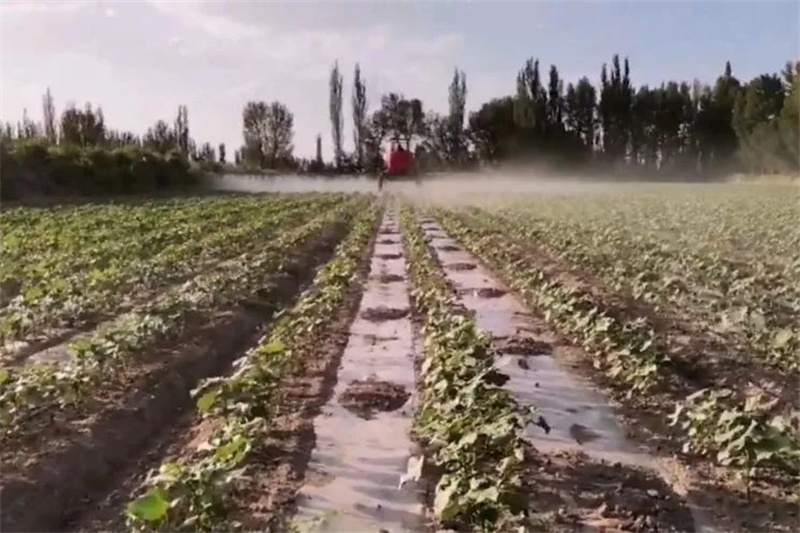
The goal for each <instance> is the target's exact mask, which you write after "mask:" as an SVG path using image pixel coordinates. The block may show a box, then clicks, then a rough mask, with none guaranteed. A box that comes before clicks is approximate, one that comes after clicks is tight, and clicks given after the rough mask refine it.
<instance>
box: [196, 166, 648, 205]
mask: <svg viewBox="0 0 800 533" xmlns="http://www.w3.org/2000/svg"><path fill="white" fill-rule="evenodd" d="M642 185H645V184H638V185H633V184H631V183H619V182H616V183H615V182H612V181H600V180H586V178H576V177H570V176H558V177H557V178H555V177H548V176H544V175H536V174H533V175H532V174H531V173H530V172H509V171H505V172H500V171H494V172H490V171H487V172H471V173H446V174H445V173H441V174H433V175H430V176H426V177H425V178H423V180H422V183H421V184H420V185H419V186H417V185H415V184H414V182H413V181H398V182H392V181H387V182H386V183H385V184H384V189H383V192H384V194H400V195H402V196H406V197H409V198H412V199H415V200H418V201H422V202H435V203H448V204H450V203H458V204H463V203H469V204H472V203H482V202H483V201H485V200H486V199H488V198H492V199H493V200H495V201H497V200H499V199H501V198H514V197H519V196H520V195H525V194H538V195H585V194H603V193H613V192H615V191H619V190H621V189H630V188H631V187H632V186H634V187H635V186H642ZM650 185H652V184H650ZM211 187H213V188H214V189H218V190H226V191H236V192H253V193H258V192H286V193H292V192H294V193H296V192H313V191H317V192H345V193H355V192H361V193H376V194H377V193H378V182H377V181H376V180H375V179H373V178H368V177H352V176H339V177H333V178H329V177H309V176H296V175H278V176H241V175H226V176H222V177H219V178H214V179H213V180H212V182H211Z"/></svg>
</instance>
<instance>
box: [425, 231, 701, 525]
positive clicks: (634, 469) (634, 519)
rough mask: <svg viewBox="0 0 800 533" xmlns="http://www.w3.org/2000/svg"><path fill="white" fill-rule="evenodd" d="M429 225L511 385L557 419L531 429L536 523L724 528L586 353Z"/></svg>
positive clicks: (432, 242)
mask: <svg viewBox="0 0 800 533" xmlns="http://www.w3.org/2000/svg"><path fill="white" fill-rule="evenodd" d="M422 228H423V230H424V231H425V233H426V236H427V237H428V239H429V240H428V242H429V246H430V247H431V248H432V250H433V251H434V253H435V255H436V257H438V260H439V262H440V264H441V266H442V272H443V273H444V275H445V276H446V277H447V279H448V280H449V282H450V283H451V285H452V287H453V288H454V290H455V291H456V293H457V294H458V295H459V300H460V302H461V303H462V304H463V305H464V306H465V307H466V308H467V309H468V310H469V311H471V312H473V313H474V316H475V320H476V323H477V325H478V327H479V328H481V329H482V330H484V331H486V332H488V333H490V334H491V336H492V346H493V349H494V350H495V351H496V358H497V366H498V370H500V371H501V372H503V373H504V374H506V375H508V377H509V380H508V382H507V383H506V384H505V385H504V388H506V389H508V390H509V391H510V392H511V393H512V394H513V395H514V398H515V399H516V400H517V402H518V403H520V404H521V405H525V406H534V407H536V408H537V410H538V413H539V414H541V415H542V416H543V417H544V419H545V421H546V425H547V426H549V432H547V433H545V432H544V431H543V430H542V429H541V428H540V427H539V426H537V425H532V426H530V427H528V428H527V429H526V440H527V441H528V442H529V443H530V444H531V447H532V448H531V459H530V461H529V465H528V468H527V470H526V472H525V480H526V482H527V483H528V484H529V486H530V490H531V493H530V496H531V502H532V509H531V516H532V519H533V520H534V522H537V521H538V522H540V523H541V524H542V525H543V526H545V525H546V526H547V527H548V528H551V529H554V530H557V531H571V530H575V529H576V528H577V529H580V530H584V529H586V530H589V531H593V530H594V531H604V530H611V531H613V530H622V531H652V532H656V531H704V532H710V531H714V530H713V528H711V527H710V525H709V522H708V520H707V519H706V517H705V516H706V513H705V511H703V510H701V509H699V508H696V507H694V506H690V505H689V504H688V503H687V502H686V500H685V491H683V489H682V488H681V487H680V486H679V485H676V484H675V483H674V480H672V479H671V478H670V476H669V475H668V474H667V472H666V470H665V468H664V467H663V466H662V465H661V464H660V462H659V461H658V460H657V459H656V458H655V457H653V456H650V455H649V454H648V453H647V451H646V450H645V449H643V448H641V447H639V446H637V444H636V443H635V442H633V441H632V440H631V439H629V438H628V436H627V434H626V431H625V429H624V426H623V425H622V424H620V423H619V422H618V421H617V418H616V414H615V411H614V408H613V407H612V405H611V404H610V403H609V402H608V400H607V399H606V398H605V397H604V396H603V395H602V394H600V393H599V392H598V391H597V390H596V389H595V388H594V387H593V386H592V385H591V384H590V383H589V382H588V381H587V380H585V379H583V378H582V377H581V376H579V375H578V374H577V373H575V372H573V371H572V369H571V368H570V364H571V363H572V362H574V361H575V360H576V359H577V358H578V357H579V355H578V354H577V353H576V352H577V351H578V350H577V349H576V348H574V347H570V346H568V345H566V344H564V343H562V342H561V341H560V339H559V338H558V336H557V335H555V334H554V333H553V332H552V331H551V330H550V328H549V327H548V326H547V324H546V323H545V322H544V321H543V320H541V319H540V318H538V317H536V316H534V315H533V314H532V313H530V312H529V311H528V310H527V309H526V308H525V307H524V306H523V305H522V304H521V303H520V302H519V301H518V300H517V299H516V298H515V297H514V295H512V294H511V293H510V292H509V291H508V288H507V287H505V286H504V285H503V284H502V283H501V282H499V281H498V280H497V279H496V277H495V276H494V275H493V274H492V273H491V272H490V271H489V270H487V269H486V268H485V267H484V266H483V265H482V264H481V263H480V262H479V260H478V259H477V258H476V257H475V256H473V255H472V254H470V253H469V252H467V251H465V250H464V249H462V248H461V246H460V245H459V243H457V242H455V241H454V240H453V239H451V238H450V237H449V236H448V235H447V234H446V232H445V231H444V230H443V229H442V228H441V227H440V226H439V225H438V223H436V222H435V221H433V220H431V219H425V220H424V222H423V223H422ZM455 265H457V267H456V268H453V266H455ZM466 265H469V266H470V267H469V268H467V267H466Z"/></svg>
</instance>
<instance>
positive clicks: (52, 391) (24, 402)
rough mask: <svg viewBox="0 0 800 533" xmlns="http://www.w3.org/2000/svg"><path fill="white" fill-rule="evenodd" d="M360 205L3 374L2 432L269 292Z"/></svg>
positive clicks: (357, 201) (0, 383) (333, 213)
mask: <svg viewBox="0 0 800 533" xmlns="http://www.w3.org/2000/svg"><path fill="white" fill-rule="evenodd" d="M364 205H365V200H363V199H354V200H351V201H348V202H345V203H343V204H341V205H339V206H337V207H336V208H335V209H333V210H332V211H330V212H326V213H324V214H322V215H320V216H318V217H316V218H314V219H313V220H311V221H310V222H308V223H306V224H304V225H303V226H301V227H298V228H296V229H293V230H290V231H287V232H285V233H282V234H281V235H280V236H278V237H276V238H275V239H274V240H272V241H271V242H269V244H267V245H266V246H264V247H263V248H261V249H259V250H257V251H255V252H253V253H249V254H245V255H243V256H241V257H239V258H238V259H237V260H236V261H234V262H232V263H231V264H229V265H227V266H226V268H225V269H224V270H220V271H216V272H211V273H208V274H203V275H200V276H197V277H195V278H194V279H192V280H191V281H190V282H187V283H186V284H184V285H183V286H182V287H181V290H180V291H175V292H174V293H172V294H170V295H169V296H168V297H167V298H163V299H158V300H156V301H154V302H152V303H150V304H148V305H145V306H143V308H142V309H141V310H140V311H138V312H136V313H132V314H130V315H129V316H128V317H127V318H126V319H125V320H122V321H120V322H118V323H114V324H113V325H111V326H109V327H107V328H101V329H100V330H98V331H97V332H96V333H95V334H94V335H92V336H91V337H90V338H88V339H79V340H76V341H74V342H73V343H72V344H71V345H70V347H69V349H70V352H71V354H72V358H71V359H70V361H68V362H66V363H64V364H60V365H53V364H48V363H34V364H29V365H25V366H22V367H12V368H4V369H2V370H0V428H2V431H3V434H4V435H6V436H7V435H9V434H13V433H14V432H15V431H17V430H18V429H20V424H21V423H22V422H23V421H25V420H26V419H28V418H30V417H32V416H34V415H37V414H40V413H41V412H43V411H47V410H49V409H57V408H63V407H65V406H67V405H70V404H75V403H76V402H79V401H80V400H81V399H83V398H84V397H85V395H86V394H87V393H89V392H90V391H91V389H92V387H94V386H96V385H97V384H98V383H100V382H101V380H103V379H104V378H107V377H109V376H110V375H113V374H114V373H115V372H117V371H118V370H119V369H121V368H124V367H125V366H126V365H127V364H129V363H130V362H131V361H133V360H135V359H136V358H137V357H138V356H140V355H141V354H142V353H145V352H146V351H147V350H149V349H151V348H152V347H153V346H155V345H156V344H157V343H158V342H160V341H162V340H166V339H169V338H173V337H175V336H177V335H178V334H180V333H181V331H182V330H183V329H184V326H185V325H186V324H187V323H188V321H189V320H190V319H191V318H192V317H197V316H198V314H203V313H207V312H209V311H212V310H214V309H218V308H221V307H223V306H225V305H228V304H233V303H236V302H237V301H239V300H241V299H242V298H247V297H249V296H250V295H252V294H255V293H256V291H258V290H260V289H263V288H265V287H268V286H269V285H270V283H271V282H272V280H273V278H275V276H276V275H277V274H278V273H279V272H280V270H281V266H282V265H283V264H284V262H285V260H286V259H287V257H289V256H290V254H291V253H292V252H293V251H294V250H297V249H301V248H302V247H303V246H304V245H306V244H308V243H310V242H312V241H313V239H314V238H315V237H317V236H318V235H320V234H321V233H323V232H324V231H325V229H326V228H331V227H334V226H336V225H341V224H345V225H349V224H350V223H351V221H352V218H353V216H354V214H355V212H356V211H357V210H359V209H361V208H363V207H364Z"/></svg>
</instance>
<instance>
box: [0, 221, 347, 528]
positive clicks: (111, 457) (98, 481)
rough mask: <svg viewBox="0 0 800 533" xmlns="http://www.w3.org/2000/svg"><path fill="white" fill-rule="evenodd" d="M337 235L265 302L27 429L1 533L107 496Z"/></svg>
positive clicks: (219, 315)
mask: <svg viewBox="0 0 800 533" xmlns="http://www.w3.org/2000/svg"><path fill="white" fill-rule="evenodd" d="M346 229H347V227H346V225H345V224H337V225H335V226H332V227H330V228H328V229H327V230H326V231H324V232H322V233H321V234H320V235H318V236H317V237H315V238H314V239H313V240H312V241H311V242H310V243H309V244H308V245H307V246H305V247H303V249H301V250H298V251H297V252H295V253H294V254H293V255H292V256H290V257H288V261H287V263H285V265H284V269H283V270H284V273H283V274H282V275H281V276H278V277H277V278H276V279H275V282H274V284H273V285H272V286H271V288H269V289H268V291H267V292H266V293H265V294H264V296H266V297H268V298H269V300H268V301H263V302H260V305H259V306H258V307H257V308H256V309H255V310H254V309H252V308H250V309H248V308H247V307H236V308H231V309H228V310H220V311H216V312H215V313H213V314H212V315H198V316H197V317H195V320H193V321H192V322H191V324H190V325H189V327H188V328H187V330H186V331H185V332H184V334H182V335H181V336H180V338H178V339H174V340H171V341H166V342H165V343H163V344H162V346H159V347H156V348H154V349H153V350H151V351H150V352H148V353H147V354H143V357H142V359H141V360H137V361H134V362H132V364H131V366H130V367H129V368H126V369H125V370H124V371H122V372H121V373H120V374H119V375H118V376H115V377H114V378H113V379H109V380H107V381H106V382H104V383H102V384H101V385H100V386H99V387H98V388H97V390H95V391H94V393H93V395H92V397H91V398H90V399H88V401H87V402H85V403H83V404H81V405H80V406H78V407H75V408H71V409H64V410H61V411H58V412H55V413H52V414H49V413H48V414H45V416H42V417H40V418H38V419H33V420H31V421H30V423H29V424H28V426H27V427H25V428H24V429H23V431H21V432H20V433H19V434H16V435H14V436H13V437H12V438H9V439H7V440H6V442H4V443H3V452H2V461H3V469H4V470H3V485H2V489H0V490H1V492H0V499H2V501H3V503H4V504H5V505H4V508H3V513H2V516H1V517H0V525H1V526H2V529H3V530H13V531H42V530H51V531H52V530H59V529H62V528H63V527H64V526H65V525H67V524H69V523H73V522H75V521H76V520H78V519H79V517H80V516H81V514H82V513H83V512H84V511H85V510H86V509H90V508H91V507H92V506H93V505H94V504H95V503H96V502H97V501H98V500H100V499H102V498H103V497H104V495H105V494H107V493H108V492H109V491H111V490H113V486H114V485H115V484H117V483H118V482H119V476H120V475H122V473H124V472H126V471H127V470H126V467H128V466H129V465H133V464H135V463H136V462H138V461H141V458H142V455H143V454H146V453H147V452H148V450H150V449H151V448H152V447H153V446H157V445H158V442H157V441H158V439H159V438H160V437H162V435H163V433H164V431H167V430H168V429H169V428H170V427H171V425H172V424H173V423H174V422H175V421H176V420H179V419H180V417H181V415H182V413H184V412H187V411H189V410H191V407H192V402H191V399H190V396H189V391H190V390H191V389H192V388H193V387H194V386H195V385H196V383H197V382H198V381H199V380H200V379H203V378H205V377H208V376H213V375H219V374H221V373H223V372H224V371H225V369H226V368H227V367H228V365H229V364H230V363H231V362H232V361H233V360H234V359H235V358H237V357H238V356H239V355H240V354H242V353H243V352H244V350H245V349H246V348H247V346H248V345H250V344H252V343H254V342H255V341H256V340H257V339H258V338H259V337H260V335H261V334H262V333H263V332H262V331H261V329H260V328H259V325H261V324H263V322H264V320H266V319H268V318H269V316H271V315H272V314H273V313H274V312H275V311H276V310H277V309H279V308H280V307H282V306H283V305H286V304H287V303H289V302H290V301H291V300H292V298H293V297H294V296H295V295H296V294H297V293H298V292H299V290H300V288H301V286H302V285H304V284H306V283H308V282H309V281H310V280H311V279H312V278H313V274H314V267H315V266H316V265H318V264H320V263H321V262H323V261H324V260H326V259H327V258H328V257H330V255H331V253H332V252H333V250H334V248H335V245H336V243H337V242H338V241H339V240H341V238H342V236H343V235H344V234H345V231H346ZM51 416H52V420H50V417H51ZM165 428H167V429H165ZM154 441H155V442H154Z"/></svg>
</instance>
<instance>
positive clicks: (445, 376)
mask: <svg viewBox="0 0 800 533" xmlns="http://www.w3.org/2000/svg"><path fill="white" fill-rule="evenodd" d="M414 216H415V215H414V212H413V211H412V210H411V209H410V208H407V207H404V208H403V210H402V211H401V228H402V234H403V244H404V249H405V253H406V256H407V257H408V272H409V276H410V283H411V286H412V289H411V296H412V300H413V303H414V305H415V307H416V309H417V311H418V312H419V313H420V315H421V317H422V322H423V325H422V335H423V337H424V362H423V363H422V365H421V366H420V378H421V383H420V385H419V388H420V389H421V402H420V408H419V410H418V412H417V414H416V417H415V420H414V425H413V431H414V433H415V435H416V436H417V437H418V439H419V440H420V441H421V442H422V443H423V446H424V448H425V453H424V459H423V461H424V462H425V463H431V464H432V465H433V466H434V468H433V469H432V470H435V471H439V472H441V477H440V478H439V479H438V482H437V484H436V488H435V494H434V502H433V511H434V515H435V518H436V519H437V520H438V521H439V522H440V523H441V524H442V525H443V526H444V527H452V528H455V529H457V530H459V531H462V530H464V529H465V528H466V529H469V530H477V531H507V530H511V529H513V528H516V527H517V526H519V525H521V524H522V522H523V521H524V517H523V513H524V510H525V499H524V498H523V494H524V488H523V485H522V478H521V472H522V465H523V461H524V459H525V447H524V446H525V444H524V440H523V431H524V428H525V427H526V425H527V424H529V423H531V422H532V421H533V415H532V412H531V411H530V410H529V409H523V408H520V407H519V406H518V405H517V404H516V403H515V402H514V400H513V398H512V397H511V395H510V393H508V391H506V390H504V389H501V388H499V387H498V386H497V385H496V384H495V383H496V381H497V379H498V378H499V377H500V376H499V375H498V372H497V371H496V369H495V368H494V366H493V363H492V359H491V357H490V355H489V338H488V337H487V335H486V334H485V333H483V332H481V331H479V330H478V329H477V327H476V325H475V322H474V321H473V320H472V319H471V318H469V317H468V316H465V315H464V314H461V313H459V312H457V311H456V309H457V305H456V301H455V298H454V295H453V292H452V290H451V289H450V288H449V286H448V284H447V281H446V279H445V278H444V277H443V275H442V273H441V272H440V271H439V267H438V265H437V263H436V261H435V259H434V257H433V255H432V252H431V250H430V249H429V248H428V246H427V243H426V242H425V236H424V233H423V232H422V231H421V229H420V228H419V226H418V225H417V223H416V221H415V220H414ZM422 464H423V462H422V461H418V462H417V465H418V471H417V472H416V473H417V474H418V475H419V472H421V470H422Z"/></svg>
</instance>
